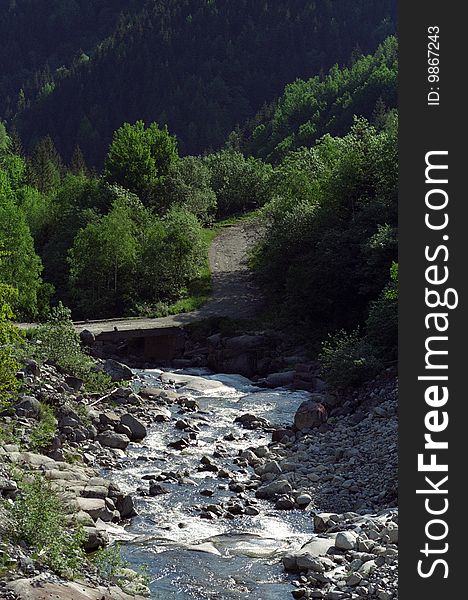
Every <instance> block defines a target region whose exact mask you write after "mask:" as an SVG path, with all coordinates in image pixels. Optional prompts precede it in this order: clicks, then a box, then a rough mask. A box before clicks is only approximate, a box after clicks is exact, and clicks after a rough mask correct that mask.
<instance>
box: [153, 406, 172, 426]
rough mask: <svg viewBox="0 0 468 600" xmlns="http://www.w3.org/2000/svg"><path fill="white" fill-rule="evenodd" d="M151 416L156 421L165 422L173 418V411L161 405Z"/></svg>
mask: <svg viewBox="0 0 468 600" xmlns="http://www.w3.org/2000/svg"><path fill="white" fill-rule="evenodd" d="M151 416H152V418H153V421H155V423H165V422H166V421H170V420H171V411H170V410H169V409H168V408H164V407H163V406H159V407H158V408H157V409H156V410H154V411H152V412H151Z"/></svg>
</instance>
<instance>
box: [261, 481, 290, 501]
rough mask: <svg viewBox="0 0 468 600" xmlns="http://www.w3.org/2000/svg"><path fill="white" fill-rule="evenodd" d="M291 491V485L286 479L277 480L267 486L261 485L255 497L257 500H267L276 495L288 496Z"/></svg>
mask: <svg viewBox="0 0 468 600" xmlns="http://www.w3.org/2000/svg"><path fill="white" fill-rule="evenodd" d="M291 491H292V487H291V484H290V483H289V481H287V480H286V479H278V480H277V481H272V482H271V483H268V484H267V485H262V486H261V487H259V488H258V490H257V491H256V492H255V496H256V497H257V498H264V499H267V500H268V499H269V498H273V497H274V496H276V495H281V494H288V493H289V492H291Z"/></svg>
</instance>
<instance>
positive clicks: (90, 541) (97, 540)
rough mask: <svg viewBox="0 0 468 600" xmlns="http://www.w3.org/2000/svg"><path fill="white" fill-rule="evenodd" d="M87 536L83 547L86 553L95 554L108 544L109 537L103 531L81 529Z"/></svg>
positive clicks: (89, 528) (93, 528) (94, 528)
mask: <svg viewBox="0 0 468 600" xmlns="http://www.w3.org/2000/svg"><path fill="white" fill-rule="evenodd" d="M83 530H84V532H85V534H86V536H87V538H86V540H85V542H84V544H83V547H84V549H85V551H86V552H95V551H96V550H98V549H99V548H105V547H106V546H107V544H108V543H109V536H108V534H107V532H106V531H105V530H104V529H98V528H97V527H83Z"/></svg>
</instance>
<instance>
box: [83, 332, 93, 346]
mask: <svg viewBox="0 0 468 600" xmlns="http://www.w3.org/2000/svg"><path fill="white" fill-rule="evenodd" d="M80 340H81V343H82V344H84V345H85V346H93V345H94V342H95V341H96V338H95V336H94V333H92V331H89V329H83V330H82V331H80Z"/></svg>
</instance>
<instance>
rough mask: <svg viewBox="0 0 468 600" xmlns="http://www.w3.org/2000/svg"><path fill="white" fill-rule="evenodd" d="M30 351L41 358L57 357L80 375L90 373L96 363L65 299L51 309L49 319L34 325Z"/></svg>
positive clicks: (73, 373) (62, 367) (63, 365)
mask: <svg viewBox="0 0 468 600" xmlns="http://www.w3.org/2000/svg"><path fill="white" fill-rule="evenodd" d="M29 352H30V353H31V354H32V355H33V356H34V357H35V358H37V359H38V360H40V361H46V360H51V361H53V362H54V363H55V364H56V365H57V366H58V367H59V368H61V369H63V370H64V371H66V372H67V373H70V374H71V375H75V376H76V377H86V375H87V374H88V373H89V371H90V369H91V367H92V366H93V362H92V361H91V359H90V358H89V356H87V355H86V354H85V353H84V352H83V351H82V350H81V345H80V338H79V335H78V333H77V332H76V330H75V328H74V327H73V322H72V320H71V311H70V310H69V309H68V308H66V307H64V306H63V304H62V303H59V305H58V306H57V307H54V308H52V309H51V311H50V315H49V319H48V321H47V322H46V323H44V324H42V325H40V326H38V327H37V328H36V329H34V331H33V339H32V345H31V346H30V348H29Z"/></svg>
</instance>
